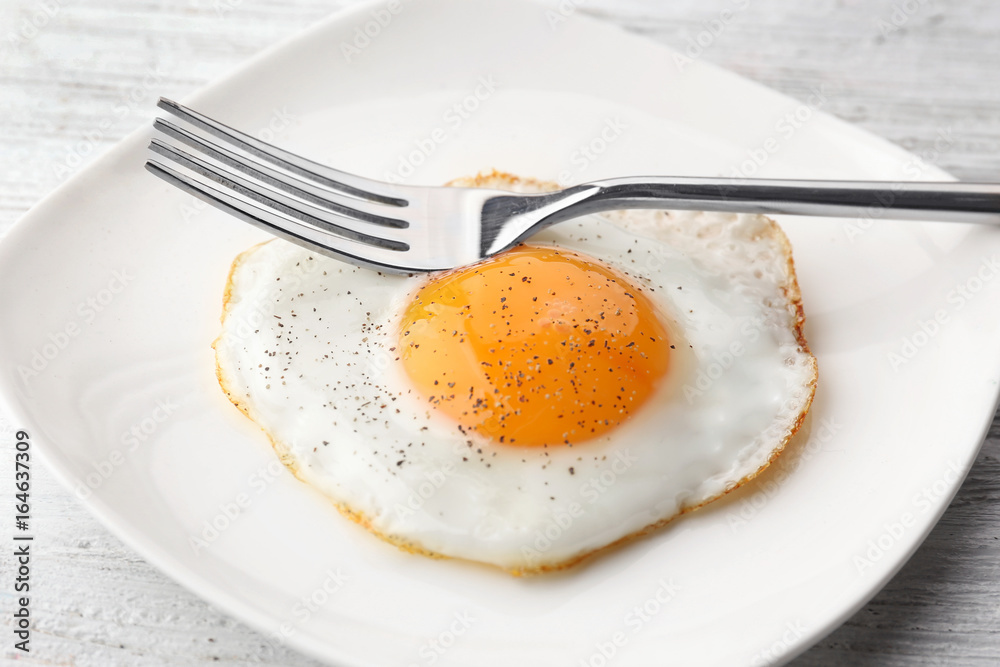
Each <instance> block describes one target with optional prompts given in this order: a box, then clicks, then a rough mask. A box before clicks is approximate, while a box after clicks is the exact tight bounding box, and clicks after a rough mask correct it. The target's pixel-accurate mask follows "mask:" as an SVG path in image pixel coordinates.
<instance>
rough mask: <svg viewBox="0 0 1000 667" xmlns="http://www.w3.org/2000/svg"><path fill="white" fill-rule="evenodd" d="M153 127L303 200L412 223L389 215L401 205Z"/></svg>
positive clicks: (169, 126) (372, 218)
mask: <svg viewBox="0 0 1000 667" xmlns="http://www.w3.org/2000/svg"><path fill="white" fill-rule="evenodd" d="M153 127H154V128H155V129H156V130H158V131H160V132H162V133H163V134H165V135H167V136H168V137H171V138H173V139H176V140H177V141H180V142H183V143H185V144H187V145H188V146H190V147H192V148H194V149H195V150H198V151H201V152H202V153H204V154H206V155H208V156H209V157H211V158H212V159H213V160H216V161H217V162H221V163H222V164H225V165H227V166H228V167H231V168H233V169H235V170H238V171H240V172H242V173H244V174H247V175H248V176H250V177H252V178H254V179H256V180H258V181H261V182H262V183H267V184H268V185H270V186H271V187H274V188H278V189H279V190H284V191H285V192H289V193H291V194H293V195H295V196H296V197H298V198H299V199H303V200H305V201H307V202H310V203H312V204H315V205H317V206H319V207H322V208H326V209H329V210H331V211H334V212H336V213H339V214H341V215H344V216H347V217H351V218H354V219H356V220H363V221H364V222H370V223H372V224H376V225H383V226H385V227H396V228H400V229H402V228H404V227H408V226H409V223H408V222H407V221H405V220H400V219H398V218H394V217H388V216H389V215H391V214H392V213H395V212H398V211H399V207H388V206H386V205H385V204H378V203H372V202H369V201H366V200H363V199H357V198H355V197H345V196H343V195H341V194H337V193H332V192H330V190H329V189H324V188H320V187H318V186H316V185H313V184H311V183H309V182H308V181H304V180H300V179H299V178H297V177H296V176H294V175H291V174H284V173H282V172H280V171H278V170H276V169H272V168H270V167H268V166H266V165H264V164H259V163H257V164H253V163H251V162H250V161H252V160H253V158H252V157H245V156H242V155H239V154H237V153H235V152H233V151H231V150H229V149H227V148H224V147H223V146H220V145H218V144H216V143H214V142H212V141H209V140H207V139H204V138H202V137H199V136H198V135H196V134H194V133H192V132H189V131H187V130H185V129H183V128H180V127H178V126H176V125H174V124H173V123H170V122H169V121H165V120H162V119H160V118H157V119H156V120H154V121H153Z"/></svg>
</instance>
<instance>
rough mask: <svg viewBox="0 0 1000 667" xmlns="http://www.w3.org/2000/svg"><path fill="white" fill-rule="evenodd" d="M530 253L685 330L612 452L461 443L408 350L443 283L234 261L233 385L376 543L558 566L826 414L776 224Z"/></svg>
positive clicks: (619, 237)
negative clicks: (601, 275) (404, 320)
mask: <svg viewBox="0 0 1000 667" xmlns="http://www.w3.org/2000/svg"><path fill="white" fill-rule="evenodd" d="M494 185H495V184H494ZM612 220H613V221H612ZM531 242H532V243H534V244H551V245H556V246H559V247H563V248H568V249H571V250H575V251H577V252H581V253H584V254H586V255H590V256H591V257H594V258H597V259H599V260H603V261H604V262H606V263H608V264H610V265H612V266H614V267H616V268H617V269H619V270H621V271H623V272H626V273H627V274H628V275H630V276H631V277H632V279H633V280H634V281H635V282H636V284H638V285H639V286H641V287H642V288H643V289H644V290H645V291H646V292H647V295H648V296H649V297H650V298H651V299H652V300H653V301H654V302H655V303H656V304H657V305H658V307H659V308H660V309H661V311H662V315H663V318H664V322H665V324H666V325H667V327H668V330H669V331H670V333H671V336H672V339H671V342H673V343H674V345H675V347H676V349H675V350H673V351H672V352H673V354H672V356H671V367H670V370H669V373H668V381H667V382H666V383H665V384H664V386H663V387H662V389H661V390H659V391H658V392H657V393H656V394H655V395H654V396H653V397H652V398H651V399H650V400H649V402H648V403H647V404H645V405H644V406H642V408H641V409H639V410H638V411H637V412H636V413H635V414H633V415H632V416H631V417H630V418H629V420H627V421H626V422H625V423H624V424H622V425H621V426H619V427H618V428H616V429H613V430H612V431H610V432H609V433H607V434H606V435H605V436H603V437H599V438H596V439H593V440H590V441H587V442H584V443H580V444H577V445H576V446H573V447H560V446H552V447H547V448H527V447H525V448H521V447H510V446H504V445H498V444H495V443H490V442H487V441H486V440H484V439H482V438H480V437H478V436H472V437H471V438H470V436H468V435H466V434H463V433H461V432H460V431H459V430H458V428H457V426H456V424H455V423H454V422H452V421H451V420H450V419H448V418H447V417H445V416H443V415H441V414H438V413H436V412H434V410H433V409H432V408H431V407H429V404H428V403H427V401H426V398H425V397H423V396H420V395H418V393H417V392H416V391H415V390H414V389H412V388H411V387H410V385H409V382H408V381H407V378H406V376H405V374H404V373H403V371H402V369H401V364H400V362H399V360H398V356H399V355H398V350H396V349H394V348H395V347H396V346H397V344H398V341H397V336H398V320H399V318H400V315H401V312H402V311H403V309H404V308H405V307H406V305H407V303H408V299H409V297H410V296H411V295H412V294H413V292H414V291H415V290H416V289H417V288H418V287H419V286H420V285H421V284H423V281H425V280H427V277H426V276H411V277H405V276H389V275H383V274H379V273H376V272H374V271H370V270H366V269H358V268H355V267H352V266H349V265H346V264H343V263H341V262H338V261H336V260H333V259H329V258H326V257H324V256H322V255H318V254H315V253H312V252H309V251H307V250H304V249H302V248H300V247H298V246H295V245H292V244H290V243H286V242H284V241H281V240H275V241H271V242H268V243H265V244H262V245H260V246H257V247H255V248H253V249H251V250H250V251H248V252H246V253H244V254H243V255H241V256H240V257H239V258H238V259H237V261H236V262H235V263H234V267H233V271H232V273H231V276H230V282H229V285H228V290H227V302H226V306H225V313H224V317H223V325H222V332H221V334H220V336H219V338H218V339H217V341H216V343H215V348H216V355H217V363H218V375H219V379H220V382H221V384H222V386H223V388H224V389H225V390H226V392H227V394H228V395H229V398H230V399H231V400H232V401H233V402H234V403H235V404H236V405H237V406H239V407H240V408H241V409H242V410H244V411H245V412H246V414H247V415H248V416H249V417H250V418H251V419H253V420H254V421H255V422H256V423H257V424H259V425H260V426H261V428H262V429H263V430H264V431H265V432H266V433H267V435H268V436H269V437H270V438H271V440H272V443H273V445H274V447H275V450H276V451H277V452H278V454H279V456H280V457H281V459H282V461H283V462H284V463H285V464H286V465H288V466H289V467H290V468H291V469H292V470H293V471H294V472H295V474H296V475H298V477H299V478H300V479H302V480H303V481H304V482H306V483H308V484H309V485H311V486H313V487H315V488H316V489H318V490H320V491H321V492H322V493H324V494H325V495H326V496H328V497H329V498H330V499H331V500H332V501H333V502H334V503H335V504H336V506H337V507H339V508H340V509H341V510H343V511H344V512H345V513H348V514H349V515H350V516H352V517H353V518H354V519H356V520H358V521H359V522H360V523H362V524H363V525H365V526H366V527H368V528H369V529H370V530H371V531H373V532H374V533H376V534H377V535H379V536H381V537H383V538H385V539H387V540H389V541H391V542H393V543H395V544H397V545H399V546H401V547H404V548H406V549H409V550H411V551H416V552H421V553H425V554H429V555H436V556H450V557H457V558H464V559H469V560H473V561H479V562H483V563H489V564H493V565H496V566H499V567H501V568H504V569H506V570H508V571H510V572H513V573H525V572H536V571H543V570H548V569H555V568H559V567H562V566H565V565H567V564H570V563H573V562H575V561H577V560H580V559H581V558H582V557H584V556H586V555H587V554H589V553H592V552H594V551H596V550H598V549H601V548H602V547H605V546H607V545H609V544H612V543H615V542H618V541H620V540H622V539H624V538H626V537H629V536H632V535H635V534H639V533H642V532H644V531H645V530H646V529H648V528H651V527H654V526H657V525H661V524H663V523H665V522H666V521H668V520H670V519H671V518H673V517H675V516H677V515H678V514H679V513H681V512H683V511H685V510H687V509H690V508H693V507H697V506H700V505H702V504H704V503H705V502H707V501H710V500H712V499H714V498H716V497H718V496H720V495H722V494H724V493H725V492H727V491H728V490H731V489H732V488H735V487H736V486H737V485H739V484H740V483H741V482H743V481H745V480H746V479H748V478H751V477H753V476H754V475H755V474H756V473H757V472H758V471H760V470H761V469H762V468H764V467H766V466H767V464H768V463H769V461H770V460H771V459H772V458H773V457H774V456H776V455H777V454H778V453H780V451H781V449H782V448H783V447H784V444H785V443H786V442H787V440H788V439H789V438H790V437H791V435H792V434H793V433H794V431H795V430H796V429H797V428H798V425H799V424H800V423H801V420H802V418H803V416H804V415H805V413H806V411H807V410H808V407H809V404H810V402H811V400H812V396H813V392H814V389H815V382H816V362H815V358H814V357H813V356H812V355H811V354H810V352H809V350H808V348H807V346H806V345H805V342H804V340H803V339H802V338H801V331H800V325H801V317H802V316H801V309H800V307H799V304H798V293H797V288H796V287H795V281H794V272H793V270H792V267H791V261H790V255H789V253H788V248H787V241H785V239H784V236H783V235H782V234H781V232H780V230H777V227H776V225H774V223H773V222H771V221H769V220H767V219H766V218H763V217H760V216H750V215H730V214H707V213H689V214H686V213H666V212H648V211H644V212H623V213H616V214H614V215H613V216H609V217H600V216H590V217H588V218H582V219H580V220H575V221H572V222H569V223H564V224H562V225H558V226H556V227H553V228H550V229H549V230H547V231H545V232H543V233H541V234H539V235H537V236H535V237H533V238H532V240H531Z"/></svg>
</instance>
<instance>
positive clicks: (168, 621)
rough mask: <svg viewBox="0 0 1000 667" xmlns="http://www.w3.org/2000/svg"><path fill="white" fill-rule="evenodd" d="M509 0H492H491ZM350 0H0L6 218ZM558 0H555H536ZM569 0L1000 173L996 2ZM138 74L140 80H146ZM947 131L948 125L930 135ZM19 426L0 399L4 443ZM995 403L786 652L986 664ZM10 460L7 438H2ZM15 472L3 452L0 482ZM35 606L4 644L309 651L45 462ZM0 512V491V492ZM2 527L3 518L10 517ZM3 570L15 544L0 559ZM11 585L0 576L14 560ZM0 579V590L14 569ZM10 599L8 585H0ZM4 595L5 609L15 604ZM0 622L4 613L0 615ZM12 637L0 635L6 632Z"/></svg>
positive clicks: (116, 659) (995, 542)
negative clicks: (276, 640) (901, 547)
mask: <svg viewBox="0 0 1000 667" xmlns="http://www.w3.org/2000/svg"><path fill="white" fill-rule="evenodd" d="M497 1H502V0H497ZM349 4H352V2H351V0H327V1H321V0H184V1H179V2H178V1H168V0H2V2H0V233H2V230H4V229H5V228H6V227H8V226H9V224H10V223H11V222H13V221H14V220H15V219H16V218H17V217H19V216H20V215H21V214H22V213H23V212H24V211H25V210H27V208H28V207H30V206H31V205H32V204H33V203H34V202H36V201H37V200H39V199H40V198H41V197H43V196H44V195H45V194H47V193H48V192H49V191H51V190H52V189H53V188H54V187H55V186H57V185H58V184H59V183H61V182H62V181H63V180H65V179H66V178H67V177H68V175H70V174H71V173H74V172H75V171H77V170H78V169H80V168H81V167H84V166H86V165H87V164H89V163H90V162H91V161H92V160H93V159H94V158H95V157H96V156H97V155H99V154H100V153H101V152H103V151H104V150H106V149H107V148H108V147H110V146H111V145H113V144H114V143H115V142H116V141H118V140H119V139H120V138H121V137H123V136H124V135H125V134H127V133H128V132H129V131H131V130H132V129H134V128H136V127H138V126H140V125H142V124H144V123H147V122H149V121H150V119H151V107H150V104H149V99H150V98H151V97H152V96H153V95H154V94H163V95H166V96H174V97H180V96H183V95H184V94H186V93H188V92H190V91H191V90H193V89H194V88H196V87H198V86H200V85H202V84H203V83H205V82H207V81H210V80H212V79H214V78H215V77H217V76H219V75H221V74H223V73H224V72H226V71H228V70H230V69H231V68H233V67H234V66H236V65H238V64H239V63H240V62H242V61H243V60H245V59H246V58H247V57H249V56H251V55H252V54H254V53H256V52H258V51H259V50H260V49H262V48H263V47H265V46H267V45H269V44H272V43H273V42H275V41H276V40H278V39H280V38H282V37H285V36H287V35H291V34H293V33H295V32H296V31H298V30H299V29H301V28H302V27H304V26H306V25H308V24H310V23H312V22H314V21H315V20H317V19H319V18H321V17H323V16H325V15H327V14H329V13H330V12H332V11H335V10H337V9H338V8H340V7H342V6H346V5H349ZM550 4H556V3H555V2H550ZM575 4H580V6H581V11H585V12H587V13H589V14H592V15H595V16H598V17H601V18H603V19H605V20H608V21H612V22H615V23H618V24H620V25H622V26H624V27H625V28H626V29H628V30H631V31H634V32H637V33H639V34H642V35H645V36H647V37H649V38H652V39H655V40H657V41H661V42H663V43H665V44H668V45H670V46H673V47H675V48H678V49H681V50H684V49H687V48H689V45H690V44H691V41H690V40H695V39H697V36H698V34H699V33H701V32H702V31H704V30H707V29H709V28H710V27H711V26H713V25H714V26H716V28H717V26H718V24H717V23H713V22H716V21H719V22H724V23H725V27H724V28H723V29H722V30H721V31H718V32H719V34H718V35H717V36H714V37H713V39H712V40H711V43H710V44H709V45H708V46H706V47H704V48H703V50H702V51H701V53H699V54H698V57H700V58H704V59H705V60H707V61H711V62H714V63H717V64H719V65H722V66H723V67H726V68H728V69H731V70H733V71H736V72H738V73H740V74H743V75H745V76H747V77H749V78H751V79H754V80H757V81H759V82H761V83H763V84H765V85H768V86H771V87H773V88H775V89H777V90H779V91H782V92H784V93H787V94H789V95H792V96H798V97H800V98H803V97H805V96H806V95H807V94H808V91H809V90H810V89H811V88H812V87H814V86H817V85H819V84H822V83H827V84H830V85H831V86H832V87H833V88H834V89H835V90H837V91H838V92H837V94H836V95H835V96H832V97H831V98H830V101H829V103H828V104H827V106H826V107H825V109H824V110H825V111H828V112H830V113H833V114H835V115H837V116H839V117H841V118H844V119H846V120H848V121H850V122H853V123H856V124H858V125H860V126H862V127H864V128H866V129H868V130H870V131H872V132H874V133H876V134H879V135H881V136H883V137H886V138H888V139H889V140H891V141H894V142H896V143H898V144H900V145H902V146H904V147H906V148H907V149H909V150H912V151H915V152H916V153H918V154H919V155H921V156H922V157H924V158H925V160H927V161H928V162H931V163H934V164H937V165H939V166H941V167H943V168H945V169H947V170H949V171H951V172H952V173H954V174H956V175H957V176H960V177H962V178H966V179H984V180H998V179H1000V3H996V2H993V1H991V0H955V1H953V2H942V1H935V0H872V1H863V0H814V1H813V2H809V3H789V2H782V1H780V0H672V1H671V2H657V1H655V0H589V1H584V2H582V3H575ZM151 82H152V83H151ZM941 133H947V134H949V135H951V136H952V137H953V141H951V142H950V145H949V146H948V148H947V150H944V151H940V150H937V149H936V148H935V141H936V140H937V139H938V138H939V136H940V134H941ZM12 426H14V425H11V424H9V423H8V422H5V421H3V420H2V418H0V441H2V443H3V451H4V452H5V453H4V456H7V455H8V453H9V451H10V447H11V446H12V436H11V434H12ZM998 458H1000V419H995V420H994V422H993V427H992V429H991V431H990V434H989V437H988V439H987V441H986V444H985V446H984V447H983V450H982V452H981V453H980V455H979V457H978V460H977V462H976V464H975V467H974V468H973V470H972V473H971V475H970V476H969V478H968V479H967V480H966V482H965V484H964V485H963V487H962V489H961V491H960V492H959V494H958V496H957V497H956V498H955V500H954V502H953V503H952V505H951V507H950V508H949V509H948V511H947V513H946V514H945V515H944V518H943V519H942V520H941V522H940V523H939V524H938V526H937V527H936V528H935V530H934V531H933V532H932V534H931V535H930V537H929V538H928V540H927V541H926V543H925V544H924V545H923V546H922V547H921V549H920V550H919V551H918V552H917V554H916V555H915V556H914V557H913V559H912V560H911V561H910V562H909V563H908V564H907V565H906V566H905V567H904V568H903V570H902V571H901V572H900V573H899V574H898V575H897V576H896V577H895V578H894V579H893V580H892V581H891V582H890V583H889V585H888V586H886V588H885V589H884V590H882V591H881V592H880V593H879V594H878V595H877V596H876V597H875V598H874V599H873V600H872V601H870V602H869V603H868V604H867V605H865V606H864V608H863V609H862V610H861V611H859V612H858V613H857V614H855V615H854V616H853V617H852V618H850V619H849V620H848V621H847V622H846V623H845V624H844V625H843V626H842V627H841V628H839V629H837V630H836V631H834V632H833V633H832V634H831V635H830V636H828V637H827V638H825V639H824V640H822V641H821V642H819V644H817V645H816V646H815V647H813V648H812V649H810V650H809V651H807V652H806V653H805V654H803V655H802V656H800V657H799V658H798V659H797V660H796V661H795V662H794V664H795V665H797V666H798V667H807V666H808V667H829V666H832V665H843V664H851V665H862V666H868V665H871V666H874V665H939V664H947V665H970V666H971V665H996V664H1000V624H998V612H1000V571H998V570H1000V539H998V536H1000V460H998ZM5 460H9V459H5ZM11 479H12V472H11V471H10V470H8V467H7V466H0V488H3V489H9V488H10V485H11ZM34 502H35V521H36V525H37V531H36V534H37V540H38V543H39V544H40V545H44V548H43V549H40V550H39V552H38V556H37V558H36V561H35V563H34V567H35V570H34V571H35V573H36V575H37V580H36V581H37V592H36V595H35V596H34V599H33V600H34V605H35V609H36V619H37V625H36V628H35V634H34V637H33V647H34V650H33V651H32V653H31V655H30V657H29V658H28V659H26V660H24V659H22V660H20V661H18V662H17V663H16V664H24V665H75V666H79V667H119V666H120V667H125V666H129V667H133V666H139V667H144V666H147V665H149V666H152V665H168V666H180V665H207V664H215V665H227V666H236V665H247V664H257V665H274V666H277V665H282V666H286V667H288V666H294V667H306V666H314V665H317V664H318V663H316V662H314V661H312V660H310V659H307V658H304V657H302V656H300V655H298V654H296V653H294V652H291V651H287V650H285V651H276V650H275V649H273V648H272V647H270V646H269V645H268V644H266V643H265V642H264V641H263V639H262V638H261V637H260V636H259V635H257V633H255V632H254V631H252V630H250V629H248V628H247V627H245V626H244V625H242V624H241V623H239V622H237V621H234V620H232V619H230V618H229V617H227V616H225V615H224V614H222V613H220V612H218V611H216V610H215V609H213V608H212V607H210V606H209V605H207V604H206V603H204V602H202V601H201V600H200V599H199V598H197V597H196V596H194V595H193V594H191V593H189V592H187V591H186V590H184V589H182V588H181V587H180V586H178V585H177V584H175V583H174V582H173V581H171V580H169V579H167V578H166V577H165V576H163V575H161V574H160V573H159V572H158V571H157V570H155V569H153V568H152V567H151V566H150V565H148V564H147V563H146V562H145V561H143V560H142V559H141V558H139V557H138V556H137V555H136V554H135V553H134V552H132V551H131V550H130V549H129V548H127V547H125V546H124V545H123V544H122V543H121V542H120V541H119V540H118V539H117V538H116V537H114V536H113V535H111V534H110V533H109V532H108V531H107V530H105V529H104V528H103V527H102V526H101V525H100V524H98V523H97V522H96V521H95V520H94V519H93V518H92V517H91V515H90V514H89V513H88V512H87V511H86V510H85V509H84V508H83V507H82V506H81V505H80V504H79V503H78V502H77V501H76V499H75V498H74V497H73V496H72V495H71V494H69V493H68V492H66V491H64V490H63V489H62V488H61V487H60V486H59V485H58V484H57V483H56V482H55V480H54V479H53V478H52V477H51V475H49V474H48V473H47V471H45V470H44V469H36V473H35V493H34ZM3 512H4V516H5V517H6V516H7V512H9V510H8V509H7V507H4V509H3ZM3 526H4V527H3V531H4V533H3V534H4V536H5V539H6V538H9V527H8V526H9V520H8V519H6V518H5V519H4V523H3ZM0 563H2V564H3V571H4V572H8V571H9V566H10V565H11V560H10V556H9V555H7V554H6V550H5V554H4V556H3V557H2V559H0ZM2 585H3V586H9V582H8V581H6V579H5V580H4V581H3V582H2ZM5 593H7V594H9V593H10V591H9V590H7V591H5ZM3 601H4V602H3V606H4V609H5V612H6V609H8V605H9V601H10V598H9V595H5V597H4V598H3ZM8 619H9V614H6V613H5V614H4V623H5V624H6V623H8V622H9V620H8ZM5 634H6V631H5ZM8 646H9V644H8V642H7V640H6V639H5V640H4V649H5V652H4V653H3V655H9V653H7V652H6V649H7V648H8Z"/></svg>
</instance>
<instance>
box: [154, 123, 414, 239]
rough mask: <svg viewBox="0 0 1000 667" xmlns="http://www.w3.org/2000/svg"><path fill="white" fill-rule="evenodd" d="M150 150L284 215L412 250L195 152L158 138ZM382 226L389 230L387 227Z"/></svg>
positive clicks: (330, 230)
mask: <svg viewBox="0 0 1000 667" xmlns="http://www.w3.org/2000/svg"><path fill="white" fill-rule="evenodd" d="M149 149H150V150H151V151H152V152H154V153H157V154H159V155H162V156H163V157H165V158H167V159H169V160H172V161H173V162H176V163H178V164H180V165H182V166H184V167H186V168H187V169H190V170H191V171H193V172H195V173H196V174H199V175H201V176H204V177H205V178H208V179H210V180H212V181H214V182H216V183H218V184H219V185H222V186H223V187H225V188H228V189H229V190H232V191H233V192H235V193H237V194H239V195H242V196H243V197H245V198H248V199H251V200H253V201H255V202H257V203H258V204H262V205H264V206H266V207H268V208H271V209H273V210H275V211H277V212H279V213H281V214H282V215H283V216H284V217H287V218H293V219H295V220H298V221H300V222H301V223H305V224H308V225H310V226H313V227H318V228H319V229H321V230H323V231H325V232H327V233H328V234H333V235H336V236H340V237H342V238H345V239H350V240H353V241H357V242H359V243H363V244H366V245H370V246H376V247H381V248H387V249H390V250H407V249H409V245H408V244H407V243H405V242H403V241H401V240H399V239H398V238H385V237H384V236H374V235H373V234H370V233H367V232H366V231H363V230H361V229H358V226H357V221H355V220H352V219H350V218H345V217H344V216H341V215H337V214H335V213H331V212H330V211H326V210H323V209H319V208H316V207H314V206H312V205H310V204H307V203H305V202H300V201H297V200H295V199H292V198H291V197H288V196H287V195H285V194H283V193H281V192H278V191H277V190H274V189H272V188H269V187H268V186H266V185H263V184H259V183H253V182H252V181H249V180H247V179H245V178H243V177H242V176H240V175H238V174H236V173H233V172H231V171H228V170H227V169H225V168H223V167H217V166H215V165H211V164H209V163H207V162H205V161H204V160H201V159H200V158H198V157H196V156H194V155H191V154H189V153H186V152H184V151H183V150H181V149H179V148H177V147H174V146H170V145H169V144H165V143H163V142H162V141H160V140H158V139H153V140H152V142H151V143H150V145H149ZM362 224H364V223H362ZM381 229H382V230H386V228H384V227H383V228H381ZM386 231H387V230H386Z"/></svg>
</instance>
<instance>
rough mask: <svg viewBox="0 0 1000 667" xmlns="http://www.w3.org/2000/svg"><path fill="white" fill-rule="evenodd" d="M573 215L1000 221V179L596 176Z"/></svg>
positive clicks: (574, 207) (573, 207)
mask: <svg viewBox="0 0 1000 667" xmlns="http://www.w3.org/2000/svg"><path fill="white" fill-rule="evenodd" d="M578 187H580V188H587V187H594V188H596V189H594V191H593V193H592V194H590V195H589V196H585V197H583V198H581V199H579V200H577V202H576V203H575V204H574V205H572V206H571V207H570V208H571V209H573V216H576V215H581V214H586V213H597V212H600V211H608V210H614V209H624V208H656V209H671V208H672V209H686V210H698V211H725V212H738V213H769V214H785V215H810V216H829V217H858V218H862V219H877V218H897V219H905V220H948V221H955V222H977V223H994V224H1000V184H997V183H951V182H891V181H809V180H777V179H746V180H742V181H733V180H731V179H722V178H669V177H639V178H615V179H609V180H605V181H594V182H591V183H587V184H585V185H582V186H578Z"/></svg>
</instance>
